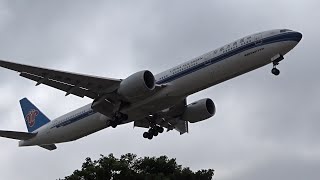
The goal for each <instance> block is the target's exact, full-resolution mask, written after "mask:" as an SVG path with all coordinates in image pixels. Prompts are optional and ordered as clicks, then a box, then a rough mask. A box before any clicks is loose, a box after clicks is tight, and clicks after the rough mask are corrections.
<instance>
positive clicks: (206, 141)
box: [0, 0, 320, 180]
mask: <svg viewBox="0 0 320 180" xmlns="http://www.w3.org/2000/svg"><path fill="white" fill-rule="evenodd" d="M59 2H61V3H57V1H44V0H38V1H36V0H32V1H28V2H27V1H15V0H10V1H9V0H7V1H0V59H6V60H11V61H15V62H19V63H25V64H31V65H37V66H43V67H48V68H55V69H60V70H66V71H74V72H79V73H86V74H92V75H97V76H105V77H113V78H125V77H127V76H129V75H130V74H132V73H134V72H137V71H140V70H143V69H148V70H150V71H151V72H153V73H154V74H157V73H159V72H161V71H164V70H166V69H168V68H170V67H172V66H175V65H177V64H179V63H182V62H184V61H187V60H189V59H191V58H193V57H196V56H199V55H201V54H203V53H206V52H208V51H210V50H213V49H215V48H217V47H219V46H222V45H224V44H227V43H229V42H231V41H233V40H235V39H238V38H241V37H242V36H246V35H249V34H253V33H256V32H259V31H265V30H270V29H277V28H289V29H293V30H297V31H300V32H302V33H303V39H302V41H301V42H300V43H299V45H298V46H297V47H296V48H294V49H293V50H292V51H291V52H290V53H288V54H287V55H286V56H285V60H284V61H283V62H281V64H280V66H279V69H280V70H281V74H280V76H279V77H275V76H273V75H272V74H271V73H270V70H271V65H268V66H265V67H263V68H260V69H258V70H255V71H253V72H250V73H248V74H245V75H242V76H240V77H237V78H235V79H233V80H230V81H227V82H224V83H222V84H219V85H217V86H215V87H212V88H209V89H207V90H204V91H202V92H199V93H197V94H194V95H192V96H190V97H189V98H188V102H189V103H191V102H193V101H196V100H198V99H201V98H211V99H213V100H214V102H215V104H216V106H217V113H216V115H215V116H214V117H212V118H210V119H209V120H207V121H203V122H200V123H197V124H191V125H190V126H189V130H190V133H189V134H185V135H182V136H180V135H179V134H178V133H177V132H175V131H171V132H169V133H164V134H161V135H160V136H158V137H156V138H154V139H153V140H151V141H149V140H147V139H144V138H142V133H143V132H144V130H143V129H139V128H135V129H133V125H132V124H128V125H123V126H120V127H117V128H116V129H105V130H102V131H100V132H98V133H95V134H92V135H90V136H88V137H86V138H83V139H80V140H77V141H75V142H71V143H66V144H58V145H57V146H58V149H57V150H55V151H52V152H50V151H46V150H44V149H42V148H39V147H26V148H18V147H17V141H14V140H10V139H5V138H1V139H0V144H1V148H0V152H1V153H0V179H35V180H43V179H56V178H59V177H60V178H62V177H65V176H66V175H70V174H71V173H72V172H73V170H75V169H78V168H80V167H81V164H82V162H83V161H84V159H85V158H86V157H88V156H89V157H92V158H93V159H96V158H98V157H99V155H100V154H104V155H108V154H109V153H114V154H115V155H116V156H117V157H119V156H120V155H121V154H125V153H128V152H130V153H135V154H137V155H138V156H159V155H167V156H169V157H174V158H177V161H178V163H180V164H182V165H184V166H189V167H191V169H193V170H198V169H202V168H213V169H215V171H216V176H215V178H216V179H218V180H233V179H237V180H256V179H260V180H270V179H290V180H301V179H308V180H316V179H319V174H318V171H319V168H320V141H319V137H320V133H319V132H320V131H319V129H320V121H319V110H318V109H319V107H320V103H319V102H320V94H319V91H320V84H319V80H318V73H319V67H320V63H319V58H318V56H319V54H318V52H319V50H318V47H319V45H318V43H317V42H318V41H319V37H320V36H319V34H318V33H319V29H320V24H319V19H320V12H319V7H320V2H319V1H318V0H304V1H301V0H280V1H279V0H265V1H262V0H260V1H258V0H242V1H238V0H233V1H232V0H221V1H213V0H212V1H204V0H203V1H191V0H180V1H176V0H161V1H160V0H159V1H149V0H144V1H143V0H141V1H130V0H128V1H98V0H97V1H89V0H88V1H75V0H74V1H71V0H70V1H59ZM62 2H63V3H62ZM0 84H1V86H0V92H1V94H2V96H1V97H0V101H1V104H0V112H1V120H0V129H4V130H17V131H26V126H25V123H24V119H23V116H22V113H21V109H20V105H19V102H18V101H19V100H20V99H21V98H23V97H28V98H29V99H30V100H31V101H33V102H34V104H36V105H37V106H38V107H39V108H40V109H41V110H42V111H43V112H44V113H45V114H46V115H47V116H48V117H50V118H52V119H54V118H56V117H58V116H60V115H62V114H64V113H67V112H68V111H70V110H73V109H76V108H78V107H80V106H83V105H85V104H87V103H90V102H91V100H90V99H88V98H84V99H81V98H78V97H75V96H68V97H65V96H64V95H65V93H64V92H61V91H59V90H55V89H53V88H50V87H46V86H44V85H40V86H37V87H35V86H34V84H35V83H34V82H32V81H29V80H26V79H23V78H21V77H19V76H18V74H17V73H16V72H12V71H9V70H6V69H0Z"/></svg>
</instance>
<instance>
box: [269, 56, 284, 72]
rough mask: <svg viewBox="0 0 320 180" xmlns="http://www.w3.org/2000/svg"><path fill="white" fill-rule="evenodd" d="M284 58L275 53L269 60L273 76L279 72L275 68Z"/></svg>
mask: <svg viewBox="0 0 320 180" xmlns="http://www.w3.org/2000/svg"><path fill="white" fill-rule="evenodd" d="M283 59H284V58H283V56H282V55H281V54H277V55H275V56H274V57H273V58H271V62H272V64H273V68H272V69H271V73H272V74H274V75H275V76H278V75H279V74H280V70H279V69H278V68H277V65H279V62H280V61H282V60H283Z"/></svg>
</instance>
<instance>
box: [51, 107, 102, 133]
mask: <svg viewBox="0 0 320 180" xmlns="http://www.w3.org/2000/svg"><path fill="white" fill-rule="evenodd" d="M95 113H96V112H94V111H93V110H89V111H87V112H84V113H82V114H79V115H77V116H75V117H72V118H70V117H68V118H67V119H65V120H63V121H62V122H60V123H58V124H56V125H54V126H52V127H51V129H52V128H59V127H62V126H67V125H69V124H72V123H74V122H77V121H79V120H81V119H84V118H86V117H88V116H91V115H93V114H95Z"/></svg>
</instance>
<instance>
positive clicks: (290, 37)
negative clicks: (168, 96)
mask: <svg viewBox="0 0 320 180" xmlns="http://www.w3.org/2000/svg"><path fill="white" fill-rule="evenodd" d="M300 36H301V35H299V34H298V33H296V32H290V33H285V34H278V35H275V36H271V37H267V38H264V39H262V40H261V41H262V42H261V43H259V44H256V42H252V43H249V44H246V45H244V46H241V47H239V48H237V49H234V50H231V51H229V52H226V53H224V54H222V55H219V56H217V57H214V58H212V59H209V60H207V61H205V62H203V63H200V64H198V65H195V66H193V67H191V68H188V69H186V70H183V71H181V72H179V73H176V74H173V75H171V76H169V77H167V78H165V79H162V80H159V81H157V82H156V83H157V84H163V83H168V82H171V81H173V80H175V79H178V78H180V77H183V76H185V75H188V74H190V73H193V72H195V71H197V70H200V69H202V68H205V67H207V66H210V65H212V64H215V63H217V62H219V61H222V60H224V59H226V58H229V57H231V56H234V55H236V54H239V53H241V52H243V51H246V50H249V49H252V48H255V47H259V46H263V45H266V44H271V43H276V42H282V41H297V42H299V41H300V39H301V37H300Z"/></svg>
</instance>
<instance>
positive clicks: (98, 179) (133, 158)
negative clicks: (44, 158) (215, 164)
mask: <svg viewBox="0 0 320 180" xmlns="http://www.w3.org/2000/svg"><path fill="white" fill-rule="evenodd" d="M213 175H214V170H213V169H207V170H204V169H203V170H199V171H197V172H193V171H191V170H190V169H189V168H188V167H182V166H181V165H179V164H177V162H176V159H169V158H168V157H167V156H160V157H158V158H156V157H151V158H150V157H143V158H137V155H135V154H130V153H128V154H125V155H122V156H121V157H120V159H118V158H115V157H114V156H113V154H109V155H108V156H103V155H101V157H100V159H98V160H95V161H92V160H91V158H86V160H85V162H84V163H83V164H82V168H81V170H75V171H74V172H73V174H71V175H70V176H67V177H65V180H108V179H112V180H127V179H130V180H180V179H183V180H211V179H212V177H213Z"/></svg>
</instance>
